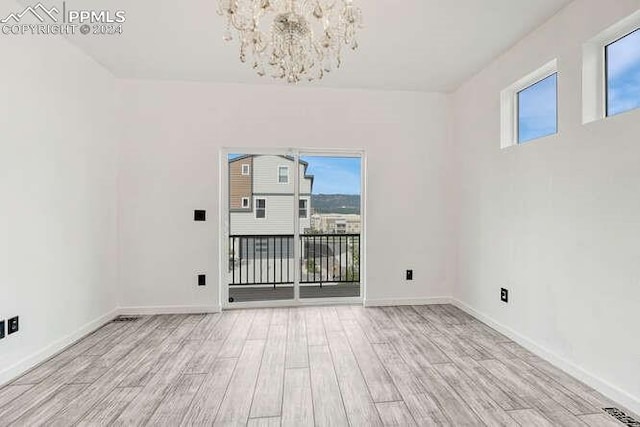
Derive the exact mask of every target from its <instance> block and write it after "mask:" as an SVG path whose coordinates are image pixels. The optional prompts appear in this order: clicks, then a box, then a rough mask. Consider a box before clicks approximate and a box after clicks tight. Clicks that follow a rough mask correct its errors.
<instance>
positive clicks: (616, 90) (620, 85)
mask: <svg viewBox="0 0 640 427" xmlns="http://www.w3.org/2000/svg"><path fill="white" fill-rule="evenodd" d="M605 64H606V70H607V71H606V72H607V75H606V80H607V81H606V90H607V116H614V115H616V114H620V113H624V112H626V111H630V110H634V109H636V108H640V28H639V29H637V30H635V31H634V32H632V33H630V34H627V35H626V36H624V37H622V38H620V39H618V40H616V41H614V42H613V43H610V44H608V45H607V46H605Z"/></svg>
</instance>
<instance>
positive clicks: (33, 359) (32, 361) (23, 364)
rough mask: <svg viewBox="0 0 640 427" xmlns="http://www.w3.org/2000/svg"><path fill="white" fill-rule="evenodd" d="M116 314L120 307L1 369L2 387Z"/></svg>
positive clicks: (0, 384)
mask: <svg viewBox="0 0 640 427" xmlns="http://www.w3.org/2000/svg"><path fill="white" fill-rule="evenodd" d="M116 316H118V309H114V310H111V311H110V312H109V313H107V314H104V315H102V316H100V317H98V318H97V319H94V320H92V321H91V322H89V323H87V324H86V325H84V326H82V327H81V328H79V329H77V330H76V331H75V332H73V333H71V334H69V335H67V336H65V337H63V338H61V339H59V340H57V341H54V342H53V343H51V344H49V345H48V346H46V347H45V348H43V349H42V350H40V351H38V352H36V353H34V354H32V355H30V356H27V357H25V358H24V359H22V360H20V361H19V362H17V363H15V364H14V365H12V366H9V367H8V368H7V369H4V370H2V371H0V387H2V386H3V385H5V384H7V383H9V382H11V381H13V380H14V379H16V378H18V377H19V376H20V375H22V374H24V373H25V372H27V371H28V370H30V369H33V368H34V367H36V366H38V365H39V364H41V363H43V362H45V361H46V360H48V359H50V358H52V357H53V356H55V355H57V354H58V353H60V352H62V351H63V350H65V349H66V348H67V347H70V346H71V345H73V344H75V343H76V342H77V341H79V340H80V339H82V338H84V337H85V336H87V335H89V334H90V333H92V332H94V331H96V330H98V329H100V328H101V327H102V326H104V325H105V324H106V323H109V322H110V321H111V320H113V319H114V318H115V317H116Z"/></svg>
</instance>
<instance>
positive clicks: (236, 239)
mask: <svg viewBox="0 0 640 427" xmlns="http://www.w3.org/2000/svg"><path fill="white" fill-rule="evenodd" d="M360 242H361V240H360V235H359V234H317V235H306V234H305V235H301V236H300V241H299V246H298V253H300V255H301V256H300V266H299V270H300V283H302V284H312V283H318V284H320V286H322V284H324V283H358V282H360V249H361V248H360V246H361V243H360ZM293 255H294V236H293V235H242V236H241V235H235V236H230V237H229V270H230V273H231V283H230V284H231V285H273V286H274V287H276V286H278V285H290V284H293V283H294V271H295V269H294V262H295V261H294V257H293Z"/></svg>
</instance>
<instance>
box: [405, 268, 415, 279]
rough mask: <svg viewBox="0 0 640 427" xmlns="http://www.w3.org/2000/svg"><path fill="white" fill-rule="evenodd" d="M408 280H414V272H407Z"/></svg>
mask: <svg viewBox="0 0 640 427" xmlns="http://www.w3.org/2000/svg"><path fill="white" fill-rule="evenodd" d="M405 278H406V280H413V270H407V274H406V276H405Z"/></svg>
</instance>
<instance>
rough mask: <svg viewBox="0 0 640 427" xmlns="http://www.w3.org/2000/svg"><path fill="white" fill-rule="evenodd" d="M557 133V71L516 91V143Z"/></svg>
mask: <svg viewBox="0 0 640 427" xmlns="http://www.w3.org/2000/svg"><path fill="white" fill-rule="evenodd" d="M556 133H558V73H554V74H552V75H550V76H549V77H546V78H544V79H542V80H540V81H538V82H536V83H534V84H532V85H531V86H529V87H527V88H526V89H523V90H521V91H520V92H518V144H522V143H525V142H529V141H532V140H534V139H538V138H543V137H545V136H549V135H553V134H556Z"/></svg>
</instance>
